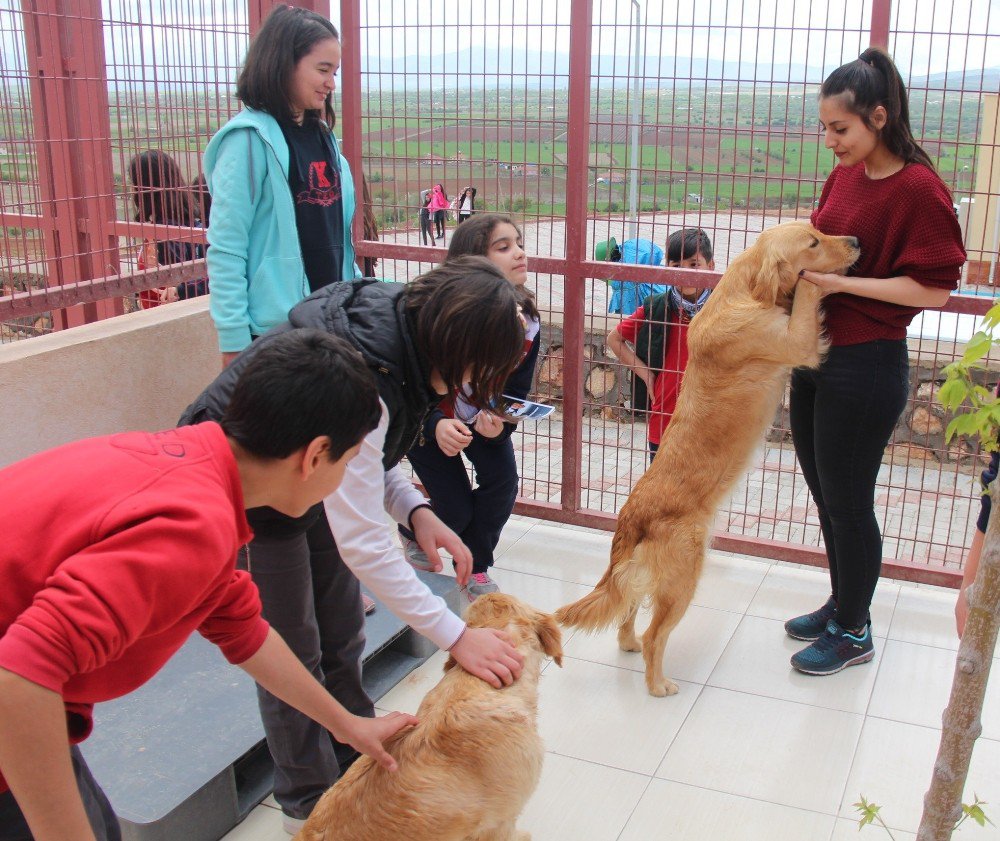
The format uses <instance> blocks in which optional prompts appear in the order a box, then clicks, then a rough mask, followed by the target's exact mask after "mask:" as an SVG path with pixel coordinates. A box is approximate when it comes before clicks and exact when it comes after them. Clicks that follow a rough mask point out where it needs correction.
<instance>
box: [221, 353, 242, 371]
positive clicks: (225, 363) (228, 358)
mask: <svg viewBox="0 0 1000 841" xmlns="http://www.w3.org/2000/svg"><path fill="white" fill-rule="evenodd" d="M239 355H240V352H239V351H234V352H232V353H226V352H223V354H222V367H223V368H224V369H225V368H228V367H229V363H230V362H232V361H233V360H234V359H235V358H236V357H237V356H239Z"/></svg>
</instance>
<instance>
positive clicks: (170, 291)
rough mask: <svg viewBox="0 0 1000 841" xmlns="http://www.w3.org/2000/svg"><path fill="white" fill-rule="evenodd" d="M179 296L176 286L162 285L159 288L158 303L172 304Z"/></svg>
mask: <svg viewBox="0 0 1000 841" xmlns="http://www.w3.org/2000/svg"><path fill="white" fill-rule="evenodd" d="M179 300H180V296H179V295H178V294H177V287H176V286H164V287H163V288H162V289H161V290H160V303H161V304H172V303H173V302H174V301H179Z"/></svg>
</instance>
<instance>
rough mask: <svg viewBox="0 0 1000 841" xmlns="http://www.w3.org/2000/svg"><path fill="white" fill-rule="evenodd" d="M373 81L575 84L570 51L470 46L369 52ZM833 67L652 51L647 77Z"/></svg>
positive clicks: (766, 77)
mask: <svg viewBox="0 0 1000 841" xmlns="http://www.w3.org/2000/svg"><path fill="white" fill-rule="evenodd" d="M362 61H363V65H362V68H363V71H364V72H365V73H366V74H368V75H366V76H365V82H366V84H367V85H368V87H369V88H383V89H385V88H389V89H408V88H416V87H417V86H418V85H420V86H421V87H426V86H427V85H428V84H429V83H430V84H432V85H433V87H436V88H441V87H453V86H455V84H456V82H458V79H460V78H461V82H460V83H459V84H460V86H461V87H467V86H468V85H469V82H468V81H467V79H468V78H469V77H471V79H472V83H473V85H474V86H475V87H484V88H493V87H507V86H508V85H510V84H511V77H513V89H514V90H517V89H519V88H520V89H523V88H525V87H527V88H565V87H568V86H569V55H568V54H566V53H551V52H537V51H527V50H508V51H499V50H496V49H489V50H486V49H477V48H468V49H464V50H461V51H460V52H454V53H446V54H441V55H430V56H427V55H409V56H404V57H402V58H392V59H380V58H378V57H362ZM830 69H832V68H822V67H812V66H808V65H804V64H793V63H781V62H778V61H775V62H773V63H772V62H763V61H758V62H756V63H754V62H747V61H743V62H739V61H725V60H722V59H717V58H703V57H689V56H653V55H649V56H646V58H645V60H644V62H643V66H642V67H641V68H640V73H639V75H640V76H643V77H645V78H646V80H647V82H653V81H657V82H658V83H659V85H660V86H661V87H669V86H671V83H672V82H673V81H674V80H676V81H677V82H678V83H679V84H683V85H685V86H686V85H689V84H691V82H692V81H693V82H694V83H695V84H697V83H698V82H699V81H701V82H704V83H705V84H707V85H714V84H720V83H721V82H722V81H726V82H753V81H757V82H766V83H767V82H770V83H775V84H787V83H789V82H791V83H799V84H802V83H807V84H819V83H820V82H822V81H823V79H824V78H825V75H826V73H827V72H829V70H830ZM590 71H591V74H592V75H593V76H594V77H600V78H601V80H602V86H604V87H607V86H609V85H610V86H613V87H627V86H629V85H630V84H631V83H632V76H633V68H632V59H631V58H630V57H629V56H628V55H625V54H616V55H603V54H597V55H594V56H592V57H591V61H590ZM909 86H910V87H914V88H923V87H928V88H932V89H945V88H947V89H949V90H969V91H980V90H984V91H997V90H1000V67H993V68H989V69H987V70H985V71H981V70H975V71H971V72H963V71H961V70H951V71H948V72H946V73H935V74H933V75H931V76H924V77H914V78H913V79H911V80H910V82H909Z"/></svg>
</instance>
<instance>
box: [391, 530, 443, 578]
mask: <svg viewBox="0 0 1000 841" xmlns="http://www.w3.org/2000/svg"><path fill="white" fill-rule="evenodd" d="M399 542H400V545H401V546H402V547H403V555H404V556H405V557H406V560H407V561H408V562H409V564H410V566H411V567H413V568H414V569H419V570H420V571H421V572H433V571H434V567H433V566H431V560H430V558H428V557H427V553H426V552H425V551H424V550H423V549H421V548H420V544H419V543H417V541H415V540H410V539H409V538H408V537H403V536H402V535H400V536H399Z"/></svg>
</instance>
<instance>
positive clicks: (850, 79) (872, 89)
mask: <svg viewBox="0 0 1000 841" xmlns="http://www.w3.org/2000/svg"><path fill="white" fill-rule="evenodd" d="M839 94H847V96H845V97H844V107H845V108H847V110H848V111H850V112H851V113H852V114H857V115H858V116H859V117H861V119H862V120H864V123H865V125H866V126H868V128H870V129H872V130H874V126H873V125H872V122H871V115H872V112H873V111H874V110H875V109H876V108H877V107H878V106H879V105H881V106H882V107H883V108H885V112H886V121H885V125H884V126H883V127H882V130H881V131H880V132H879V136H880V138H881V140H882V142H883V143H884V144H885V147H886V148H887V149H888V150H889V151H890V152H892V154H894V155H896V156H897V157H899V158H902V159H903V160H904V161H905V162H906V163H908V164H912V163H918V164H923V165H924V166H926V167H927V168H928V169H930V170H931V171H936V170H935V167H934V164H933V163H932V162H931V159H930V156H929V155H928V154H927V153H926V152H925V151H924V150H923V149H922V148H920V145H919V144H918V143H917V141H916V140H915V139H914V137H913V131H912V130H911V129H910V106H909V101H908V99H907V96H906V86H905V85H904V84H903V77H902V76H900V75H899V70H897V69H896V65H895V64H894V63H893V60H892V59H891V58H890V57H889V54H888V53H887V52H885V50H881V49H879V48H878V47H869V48H868V49H867V50H865V51H864V52H863V53H861V55H860V56H859V57H858V58H857V59H856V60H855V61H850V62H848V63H847V64H844V65H842V66H841V67H838V68H837V69H836V70H834V71H833V72H832V73H831V74H830V75H829V76H827V77H826V80H825V81H824V82H823V85H822V87H821V88H820V91H819V95H820V97H824V98H825V97H828V96H837V95H839Z"/></svg>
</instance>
